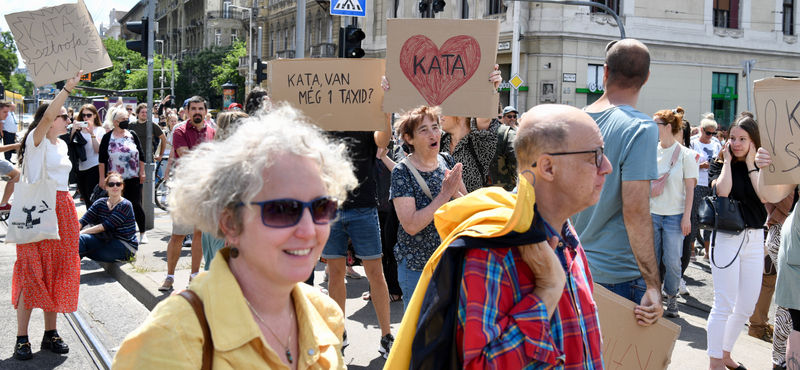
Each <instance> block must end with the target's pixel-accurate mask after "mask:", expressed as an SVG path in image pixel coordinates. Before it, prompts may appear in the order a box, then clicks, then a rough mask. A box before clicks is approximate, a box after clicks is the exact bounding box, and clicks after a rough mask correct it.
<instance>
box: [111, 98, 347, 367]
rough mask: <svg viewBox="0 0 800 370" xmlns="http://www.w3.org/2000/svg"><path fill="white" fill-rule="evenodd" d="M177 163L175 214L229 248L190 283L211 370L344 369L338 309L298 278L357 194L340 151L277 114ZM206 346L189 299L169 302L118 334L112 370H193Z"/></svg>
mask: <svg viewBox="0 0 800 370" xmlns="http://www.w3.org/2000/svg"><path fill="white" fill-rule="evenodd" d="M181 161H182V165H181V166H179V167H178V168H177V169H176V173H175V176H174V180H173V181H174V188H175V189H176V191H173V192H172V193H171V194H170V198H171V199H170V202H169V204H170V213H171V215H172V217H174V218H175V219H177V220H178V222H181V223H186V224H191V225H196V227H197V228H198V229H200V230H202V231H204V232H208V233H212V234H214V235H215V236H216V237H218V238H221V239H224V240H225V242H226V244H227V245H228V247H225V248H223V249H221V250H220V251H219V252H218V253H217V256H216V257H215V258H214V259H213V260H212V262H211V268H210V269H209V271H208V272H204V273H201V274H200V275H198V277H197V278H195V279H194V280H193V281H192V283H191V284H190V285H189V289H191V290H192V291H193V292H195V293H196V294H197V295H198V296H199V298H200V300H202V307H203V309H204V311H205V313H204V315H205V318H203V319H202V320H207V322H208V327H209V328H210V332H211V338H213V361H214V363H215V365H216V366H215V367H214V368H216V369H234V368H236V369H286V368H288V369H307V368H315V369H317V368H323V369H344V368H345V367H346V366H345V364H344V361H343V358H342V352H341V347H342V334H343V333H344V316H343V314H342V311H341V309H340V308H339V305H337V304H336V302H334V301H333V300H332V299H331V298H329V297H327V296H325V295H323V294H322V293H321V292H320V291H319V289H315V288H313V287H310V286H307V285H305V284H303V283H302V282H303V281H305V280H306V278H308V275H309V273H310V272H311V270H312V269H313V268H314V266H315V265H316V263H317V260H318V259H319V257H320V254H321V253H322V248H323V247H324V246H325V242H326V241H327V239H328V235H329V233H330V223H331V221H333V220H334V219H335V217H336V210H337V207H338V206H339V205H340V204H341V203H342V202H343V201H344V197H345V196H346V194H347V191H349V190H352V189H353V188H355V187H356V186H357V181H356V178H355V175H354V174H353V167H352V164H351V162H350V160H349V159H348V157H347V155H346V147H345V146H344V145H343V144H340V143H333V142H331V141H329V140H328V139H326V138H324V137H323V134H322V132H321V131H320V130H319V129H318V128H316V127H314V126H312V125H310V124H308V123H306V122H305V120H304V119H303V118H302V117H301V115H300V113H299V112H298V111H296V110H294V109H292V108H289V107H281V108H278V109H276V110H274V111H273V112H271V113H270V114H267V115H265V116H261V117H258V118H251V119H249V120H247V121H246V122H245V123H243V124H242V126H240V128H239V129H238V130H237V131H236V132H235V133H234V134H233V135H232V136H231V137H229V138H228V139H226V140H223V141H214V142H208V143H203V144H201V145H200V146H198V147H197V148H196V149H195V150H193V151H192V152H191V154H189V155H187V156H186V157H182V158H181ZM198 200H202V201H198ZM203 344H204V335H203V331H202V329H201V326H200V324H199V322H198V317H197V315H196V313H195V311H194V310H193V309H192V306H191V305H190V304H189V302H188V301H187V299H185V298H184V297H181V296H173V297H169V298H167V299H166V300H164V301H163V302H161V303H160V304H159V305H158V306H157V307H156V308H155V310H153V312H152V313H151V314H150V317H148V319H147V320H146V321H145V323H144V324H142V326H141V327H139V328H138V329H136V330H134V331H133V332H132V333H130V334H129V335H128V337H127V338H125V341H124V342H123V343H122V346H121V348H120V350H119V352H118V353H117V355H116V356H115V357H114V368H115V369H150V368H153V369H164V368H169V369H175V368H185V369H190V368H191V369H199V368H200V367H201V362H202V360H201V359H202V358H203V353H204V352H203ZM176 349H180V350H176ZM184 349H185V350H184Z"/></svg>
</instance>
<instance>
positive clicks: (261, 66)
mask: <svg viewBox="0 0 800 370" xmlns="http://www.w3.org/2000/svg"><path fill="white" fill-rule="evenodd" d="M266 79H267V62H262V61H261V58H259V59H257V60H256V83H257V84H259V85H261V81H264V80H266Z"/></svg>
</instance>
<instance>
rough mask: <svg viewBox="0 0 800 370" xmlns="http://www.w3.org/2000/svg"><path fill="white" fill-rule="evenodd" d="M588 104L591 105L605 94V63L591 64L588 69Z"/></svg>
mask: <svg viewBox="0 0 800 370" xmlns="http://www.w3.org/2000/svg"><path fill="white" fill-rule="evenodd" d="M586 89H587V90H588V91H589V92H588V93H586V105H590V104H592V103H594V102H595V101H597V99H600V97H601V96H603V65H602V64H589V68H588V70H587V71H586Z"/></svg>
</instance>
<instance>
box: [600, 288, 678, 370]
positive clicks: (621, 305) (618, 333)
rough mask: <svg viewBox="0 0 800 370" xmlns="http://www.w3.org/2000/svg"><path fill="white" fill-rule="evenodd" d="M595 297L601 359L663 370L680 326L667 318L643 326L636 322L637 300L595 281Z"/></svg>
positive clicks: (618, 369)
mask: <svg viewBox="0 0 800 370" xmlns="http://www.w3.org/2000/svg"><path fill="white" fill-rule="evenodd" d="M594 301H595V303H596V304H597V312H598V315H599V316H600V332H601V333H602V335H603V363H605V365H606V368H607V369H615V370H627V369H631V370H633V369H635V370H664V369H666V368H667V366H669V363H670V358H671V357H672V350H673V349H675V341H676V340H678V335H680V333H681V327H680V326H678V324H675V323H673V322H671V321H669V320H666V319H663V318H662V319H660V320H658V321H657V322H656V323H655V324H653V325H651V326H648V327H644V326H639V324H637V323H636V317H635V316H634V314H633V308H634V307H636V304H635V303H633V302H631V301H629V300H627V299H625V298H622V297H620V296H618V295H616V294H614V293H612V292H611V291H610V290H608V289H606V288H604V287H602V286H600V285H597V284H594Z"/></svg>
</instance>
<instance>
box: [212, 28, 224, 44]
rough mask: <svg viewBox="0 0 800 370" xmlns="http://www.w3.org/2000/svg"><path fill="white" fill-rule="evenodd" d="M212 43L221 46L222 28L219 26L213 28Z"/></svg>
mask: <svg viewBox="0 0 800 370" xmlns="http://www.w3.org/2000/svg"><path fill="white" fill-rule="evenodd" d="M214 45H217V46H222V30H221V29H219V28H217V29H216V30H214Z"/></svg>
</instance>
